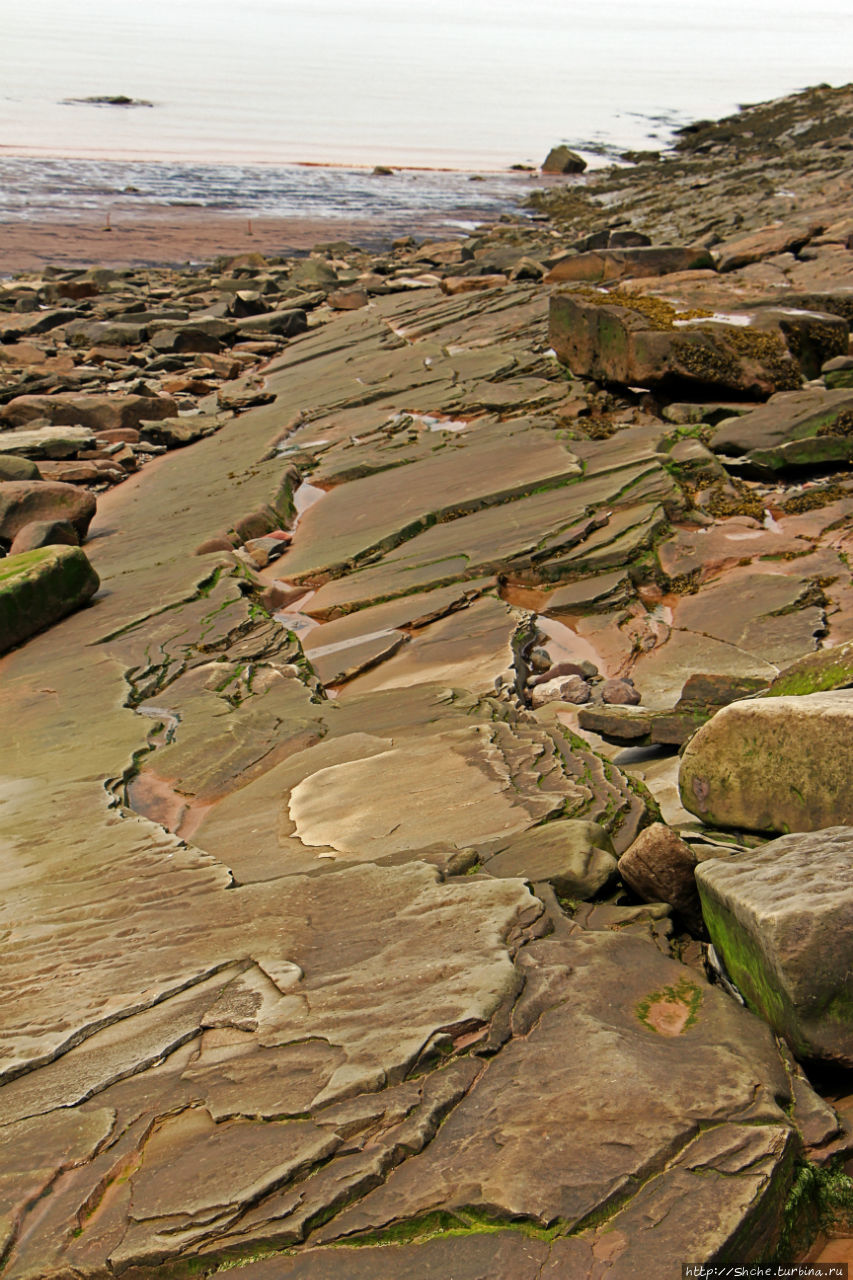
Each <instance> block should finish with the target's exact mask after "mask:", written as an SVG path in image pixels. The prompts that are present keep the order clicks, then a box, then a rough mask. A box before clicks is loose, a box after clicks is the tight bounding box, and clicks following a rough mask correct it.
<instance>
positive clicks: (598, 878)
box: [485, 818, 616, 901]
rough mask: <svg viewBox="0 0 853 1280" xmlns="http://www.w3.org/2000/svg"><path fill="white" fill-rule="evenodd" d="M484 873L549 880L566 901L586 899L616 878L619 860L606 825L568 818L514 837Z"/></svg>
mask: <svg viewBox="0 0 853 1280" xmlns="http://www.w3.org/2000/svg"><path fill="white" fill-rule="evenodd" d="M485 869H486V870H487V871H488V872H489V874H490V875H493V876H499V877H501V878H503V877H515V876H521V877H523V879H525V880H530V881H533V882H534V883H535V882H536V881H539V880H545V881H547V882H548V883H549V884H551V885H553V887H554V889H555V890H556V892H557V893H558V894H560V895H561V896H562V897H565V898H579V899H581V901H586V900H588V899H589V898H592V897H593V896H594V895H595V894H596V893H599V892H600V890H602V889H603V888H604V886H605V885H606V884H607V883H608V881H609V880H612V879H613V876H614V874H615V872H616V858H615V856H614V853H613V845H612V844H611V841H610V837H609V836H608V834H607V832H606V831H605V830H604V829H603V827H600V826H598V824H597V823H595V822H584V821H581V820H578V819H570V818H566V819H562V820H559V821H557V822H548V823H546V824H545V825H544V826H542V827H534V828H533V829H532V830H530V831H524V832H522V833H521V834H519V835H516V836H514V837H513V838H512V839H511V840H510V841H509V842H508V844H506V845H505V846H504V847H503V848H502V849H501V850H500V852H499V853H497V854H495V855H494V857H492V858H490V859H489V860H488V861H487V863H486V867H485Z"/></svg>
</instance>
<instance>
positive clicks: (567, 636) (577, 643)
mask: <svg viewBox="0 0 853 1280" xmlns="http://www.w3.org/2000/svg"><path fill="white" fill-rule="evenodd" d="M536 625H537V627H538V628H539V630H540V631H542V632H543V633H544V634H545V635H546V636H547V637H548V645H547V648H548V652H549V654H550V655H551V661H552V662H553V664H554V665H555V666H556V665H557V663H559V662H583V661H584V660H586V661H588V662H593V663H595V665H596V667H598V669H599V671H602V667H603V659H602V657H601V655H600V654H599V653H598V651H597V650H596V649H594V648H593V646H592V645H591V644H590V643H589V641H588V640H585V639H584V638H583V636H579V635H578V633H577V632H576V631H573V630H572V628H571V627H570V626H568V625H567V624H566V623H565V622H557V621H556V620H555V619H554V618H546V617H545V615H544V614H542V613H537V615H536Z"/></svg>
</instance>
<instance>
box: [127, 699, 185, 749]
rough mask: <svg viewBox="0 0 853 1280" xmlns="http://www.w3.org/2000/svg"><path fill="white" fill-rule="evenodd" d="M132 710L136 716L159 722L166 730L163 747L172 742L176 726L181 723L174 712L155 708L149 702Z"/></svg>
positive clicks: (165, 708)
mask: <svg viewBox="0 0 853 1280" xmlns="http://www.w3.org/2000/svg"><path fill="white" fill-rule="evenodd" d="M134 710H135V712H136V714H137V715H138V716H148V718H149V719H150V720H160V721H161V722H162V724H163V727H164V728H165V730H166V737H165V742H164V744H163V745H164V746H165V745H167V744H168V743H170V742H171V741H172V739H173V738H174V736H175V733H176V731H177V728H178V725H179V724H180V723H181V717H180V716H179V715H176V714H175V712H174V711H169V709H168V708H167V707H155V706H154V705H153V704H152V703H150V702H146V703H143V704H142V705H141V706H138V707H134Z"/></svg>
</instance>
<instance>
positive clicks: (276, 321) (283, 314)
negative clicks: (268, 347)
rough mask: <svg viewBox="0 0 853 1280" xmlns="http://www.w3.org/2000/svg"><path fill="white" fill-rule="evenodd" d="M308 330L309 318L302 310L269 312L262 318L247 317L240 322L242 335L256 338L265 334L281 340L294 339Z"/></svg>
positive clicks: (261, 316)
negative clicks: (274, 335) (275, 336)
mask: <svg viewBox="0 0 853 1280" xmlns="http://www.w3.org/2000/svg"><path fill="white" fill-rule="evenodd" d="M307 328H308V317H307V316H306V314H305V312H304V311H303V310H301V309H300V308H298V307H296V308H293V307H291V308H288V309H285V310H281V311H267V312H265V313H264V314H263V315H260V316H247V318H246V319H245V320H241V321H240V333H242V334H247V335H248V336H249V337H256V336H257V335H259V334H263V333H272V334H276V335H277V336H278V337H281V338H292V337H294V336H295V335H296V334H298V333H304V332H305V330H306V329H307Z"/></svg>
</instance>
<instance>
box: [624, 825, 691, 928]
mask: <svg viewBox="0 0 853 1280" xmlns="http://www.w3.org/2000/svg"><path fill="white" fill-rule="evenodd" d="M695 866H696V859H695V858H694V856H693V854H692V853H691V851H690V849H689V847H688V846H687V845H686V844H685V843H684V841H683V840H682V839H681V837H680V836H679V835H677V833H676V832H675V831H673V830H672V828H671V827H667V826H665V825H664V823H662V822H655V823H652V825H651V826H650V827H646V828H645V830H644V831H641V832H640V834H639V835H638V836H637V839H636V840H635V841H634V843H633V844H632V845H630V847H629V848H628V849H626V850H625V852H624V853H623V854H622V857H621V858H620V859H619V874H620V875H621V877H622V879H623V880H624V881H625V883H626V884H627V885H628V887H629V888H630V889H633V891H634V893H636V895H637V897H638V898H642V900H643V902H668V903H669V904H670V906H671V907H672V908H673V909H674V910H675V911H677V912H678V913H679V915H681V916H683V917H684V919H685V921H686V922H687V924H688V925H690V926H691V927H693V928H695V927H696V926H698V925H701V923H702V912H701V909H700V906H699V893H698V891H697V888H696V877H695V875H694V869H695Z"/></svg>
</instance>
